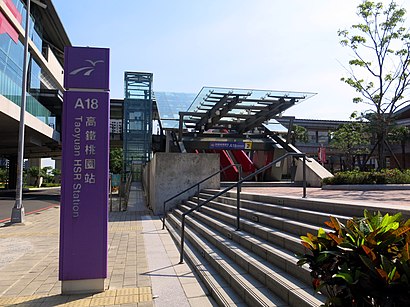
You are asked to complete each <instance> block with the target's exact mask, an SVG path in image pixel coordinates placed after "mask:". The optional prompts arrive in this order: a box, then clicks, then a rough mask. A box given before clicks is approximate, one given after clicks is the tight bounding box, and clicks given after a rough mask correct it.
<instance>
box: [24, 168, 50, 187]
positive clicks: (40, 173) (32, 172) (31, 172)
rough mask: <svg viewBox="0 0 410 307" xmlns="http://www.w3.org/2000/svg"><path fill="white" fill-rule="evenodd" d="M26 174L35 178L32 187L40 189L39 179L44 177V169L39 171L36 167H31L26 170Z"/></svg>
mask: <svg viewBox="0 0 410 307" xmlns="http://www.w3.org/2000/svg"><path fill="white" fill-rule="evenodd" d="M28 174H29V175H30V176H31V177H33V178H35V181H34V186H38V187H40V185H41V180H40V177H44V176H45V175H46V172H45V170H44V169H41V168H39V167H37V166H32V167H30V168H29V169H28Z"/></svg>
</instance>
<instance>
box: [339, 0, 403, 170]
mask: <svg viewBox="0 0 410 307" xmlns="http://www.w3.org/2000/svg"><path fill="white" fill-rule="evenodd" d="M357 9H358V11H357V15H358V16H359V17H360V19H361V22H359V23H357V24H354V25H352V26H351V29H349V30H340V31H339V32H338V35H339V37H341V41H340V42H341V44H342V46H345V47H348V48H350V49H351V50H352V51H353V54H354V57H353V59H352V60H350V61H349V70H348V72H349V76H348V77H345V78H342V79H341V80H342V81H344V82H345V83H346V84H348V85H350V86H351V87H353V88H354V89H355V90H356V92H358V93H359V94H360V97H356V98H354V99H353V102H355V103H358V102H364V103H367V104H369V105H370V106H371V107H372V108H371V110H369V111H367V112H366V113H367V115H368V116H367V118H368V119H369V120H370V121H372V122H373V123H372V127H373V129H374V131H373V132H374V133H375V135H376V143H375V148H376V147H377V156H378V160H379V167H380V168H384V167H385V149H386V144H387V135H388V134H389V131H390V129H391V127H392V123H393V122H394V118H393V114H394V112H395V111H396V110H397V109H398V108H399V107H401V106H403V105H404V104H407V103H408V102H409V100H407V99H404V96H405V93H406V91H407V90H408V87H409V84H410V77H409V76H410V74H409V73H410V70H409V64H410V52H409V51H410V34H409V32H408V29H407V28H406V27H405V26H404V24H405V14H406V10H405V9H403V8H401V7H399V5H398V4H397V3H396V2H394V1H391V2H390V3H389V4H388V5H386V6H384V5H383V3H382V2H377V3H376V2H373V1H362V3H361V4H359V5H358V7H357Z"/></svg>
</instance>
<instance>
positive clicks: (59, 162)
mask: <svg viewBox="0 0 410 307" xmlns="http://www.w3.org/2000/svg"><path fill="white" fill-rule="evenodd" d="M53 160H54V163H55V164H54V168H55V169H58V170H60V171H61V170H62V158H61V157H57V158H53ZM54 182H55V183H61V175H58V176H55V177H54Z"/></svg>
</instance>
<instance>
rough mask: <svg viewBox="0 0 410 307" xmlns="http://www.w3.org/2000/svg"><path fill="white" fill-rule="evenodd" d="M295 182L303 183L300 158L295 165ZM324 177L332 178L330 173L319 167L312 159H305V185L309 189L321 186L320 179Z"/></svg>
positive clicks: (301, 160)
mask: <svg viewBox="0 0 410 307" xmlns="http://www.w3.org/2000/svg"><path fill="white" fill-rule="evenodd" d="M296 167H297V168H296V176H295V181H300V182H302V181H303V159H302V158H300V159H298V160H297V163H296ZM326 177H333V175H332V173H331V172H329V171H328V170H327V169H326V168H324V167H323V166H322V165H320V163H319V162H317V161H316V160H315V159H313V158H307V159H306V184H307V186H310V187H320V186H322V179H323V178H326Z"/></svg>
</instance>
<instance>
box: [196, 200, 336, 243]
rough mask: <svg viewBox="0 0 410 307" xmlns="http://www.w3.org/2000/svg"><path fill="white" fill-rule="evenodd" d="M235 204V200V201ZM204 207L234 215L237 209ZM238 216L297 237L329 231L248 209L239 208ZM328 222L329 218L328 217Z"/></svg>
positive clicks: (215, 205)
mask: <svg viewBox="0 0 410 307" xmlns="http://www.w3.org/2000/svg"><path fill="white" fill-rule="evenodd" d="M205 200H206V199H205V198H200V202H204V201H205ZM192 201H193V202H195V203H196V201H197V198H195V199H192ZM235 202H236V200H235ZM206 206H208V207H211V208H214V209H217V210H221V211H223V212H226V213H229V214H232V215H236V212H237V208H236V205H235V206H233V205H228V204H224V203H220V202H217V201H210V202H209V203H207V204H206ZM240 214H241V217H243V218H247V219H249V220H253V221H255V222H258V223H260V224H263V225H266V226H271V227H273V228H277V229H281V230H284V231H286V232H289V233H293V234H295V235H298V236H302V235H306V233H308V232H310V233H317V231H318V230H319V228H323V229H325V230H326V231H330V229H328V228H326V227H319V226H316V225H312V224H307V223H303V222H300V221H297V220H294V219H290V218H285V217H281V216H275V215H272V214H270V213H264V212H259V211H256V210H254V209H248V208H244V207H241V209H240ZM328 220H329V216H328Z"/></svg>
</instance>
